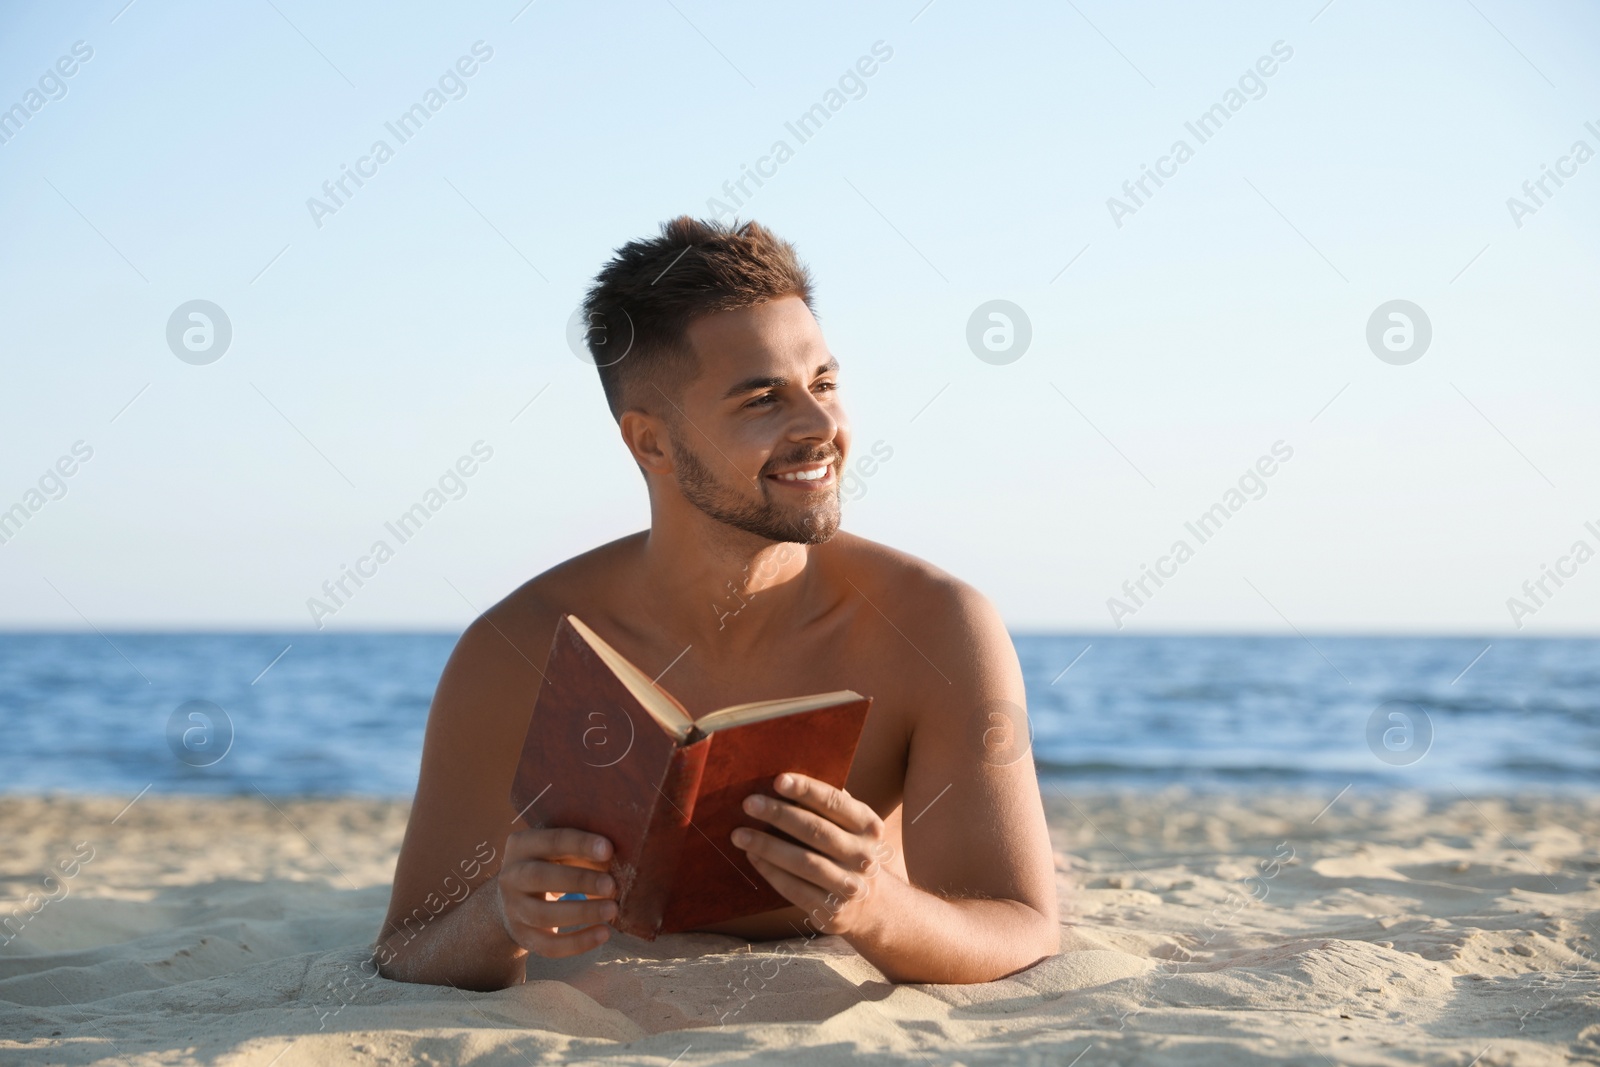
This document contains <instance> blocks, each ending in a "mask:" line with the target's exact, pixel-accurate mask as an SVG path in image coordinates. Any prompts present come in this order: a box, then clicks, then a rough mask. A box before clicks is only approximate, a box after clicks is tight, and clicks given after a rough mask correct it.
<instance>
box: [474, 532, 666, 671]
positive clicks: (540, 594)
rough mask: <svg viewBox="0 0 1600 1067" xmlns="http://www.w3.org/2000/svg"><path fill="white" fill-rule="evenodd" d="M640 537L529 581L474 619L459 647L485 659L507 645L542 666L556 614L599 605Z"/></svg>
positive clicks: (591, 552)
mask: <svg viewBox="0 0 1600 1067" xmlns="http://www.w3.org/2000/svg"><path fill="white" fill-rule="evenodd" d="M643 538H644V534H643V533H636V534H630V535H628V536H627V537H621V538H618V539H617V540H615V541H610V542H608V543H606V544H603V545H600V546H599V547H597V548H592V549H590V550H589V551H587V552H584V553H582V554H580V555H577V556H573V557H572V558H571V559H569V560H566V561H564V562H562V563H558V564H556V565H555V566H554V567H551V568H550V569H549V570H547V571H544V572H543V573H542V574H538V575H535V576H534V577H532V578H530V579H528V580H527V581H526V582H523V583H522V584H521V585H520V586H518V587H517V588H516V589H514V590H512V591H511V592H510V593H508V594H506V596H504V597H503V598H501V600H500V601H499V602H498V603H496V604H494V605H493V606H492V607H490V608H489V609H488V610H486V611H484V612H483V613H482V614H481V615H479V616H478V618H477V620H476V621H474V622H473V624H472V625H471V626H469V627H468V628H467V632H466V633H465V634H463V635H462V639H461V640H462V644H463V645H466V646H468V647H469V650H470V651H472V652H475V653H479V654H486V655H487V654H499V655H510V654H512V653H510V652H508V651H506V647H507V646H511V647H513V648H514V649H515V651H516V653H518V654H521V655H525V656H527V657H529V658H531V659H533V660H534V662H536V663H537V664H539V665H540V666H541V668H542V666H543V664H544V660H545V655H546V653H548V652H549V648H550V640H551V638H552V637H553V636H554V634H555V629H556V624H557V623H558V622H559V621H560V619H561V616H563V615H565V614H567V613H569V612H577V611H581V610H583V609H584V608H585V607H592V606H593V605H594V604H596V603H599V602H604V601H605V600H606V599H607V593H608V591H609V589H610V586H611V585H612V584H613V583H614V582H615V581H616V580H617V578H618V575H619V574H620V573H621V572H622V571H623V570H624V562H625V560H627V559H630V558H632V557H634V556H635V555H636V553H637V550H638V547H639V544H640V542H642V540H643ZM535 653H537V655H536V656H535V655H534V654H535Z"/></svg>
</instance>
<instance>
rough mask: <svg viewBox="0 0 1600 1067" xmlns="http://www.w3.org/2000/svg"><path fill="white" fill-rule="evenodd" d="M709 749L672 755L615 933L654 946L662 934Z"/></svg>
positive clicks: (704, 743) (700, 746)
mask: <svg viewBox="0 0 1600 1067" xmlns="http://www.w3.org/2000/svg"><path fill="white" fill-rule="evenodd" d="M710 749H711V743H710V738H705V739H704V740H700V741H696V742H695V743H693V744H687V745H680V746H678V747H677V748H676V749H675V750H674V751H673V753H672V759H671V761H670V762H669V763H668V764H667V771H666V774H665V775H663V776H662V781H661V785H660V786H658V787H657V792H658V794H659V795H658V796H657V797H656V803H655V807H654V810H653V811H652V812H651V815H650V824H649V828H648V829H647V830H646V831H645V835H644V847H643V849H642V850H641V851H640V854H639V865H638V872H637V874H636V876H635V877H634V879H633V886H632V889H631V891H630V892H629V893H628V894H627V895H626V897H625V898H624V899H623V900H621V901H620V902H619V905H618V914H617V919H616V927H617V929H619V930H621V931H622V932H623V933H625V934H632V935H634V936H635V937H642V938H644V939H646V940H647V941H654V940H655V938H656V934H657V933H659V932H660V930H661V921H662V917H663V916H664V915H665V914H666V908H667V901H668V900H669V899H670V898H671V896H672V890H673V886H674V883H675V882H676V881H677V873H678V860H679V859H680V858H681V856H682V854H683V839H684V835H685V834H687V833H689V823H690V820H691V819H693V817H694V802H695V797H696V796H697V795H699V792H700V776H701V775H702V774H703V773H704V772H705V768H706V754H707V753H708V752H709V751H710Z"/></svg>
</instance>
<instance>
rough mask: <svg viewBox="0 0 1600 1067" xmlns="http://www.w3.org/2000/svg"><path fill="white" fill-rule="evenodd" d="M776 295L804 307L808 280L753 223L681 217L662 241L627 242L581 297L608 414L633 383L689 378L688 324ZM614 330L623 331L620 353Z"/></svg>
mask: <svg viewBox="0 0 1600 1067" xmlns="http://www.w3.org/2000/svg"><path fill="white" fill-rule="evenodd" d="M785 296H798V297H799V298H800V299H802V300H804V301H805V302H806V307H808V308H811V309H812V312H813V314H814V313H815V310H816V309H815V308H812V304H811V274H810V272H809V271H808V270H806V268H805V266H804V264H802V263H801V262H800V259H799V257H798V256H797V255H796V254H795V250H794V246H793V245H791V244H789V242H787V241H785V240H784V239H783V238H781V237H779V236H777V235H776V234H774V233H773V232H772V231H771V230H768V229H767V228H765V227H764V226H762V225H761V224H760V223H758V222H754V221H752V222H746V223H743V224H740V223H739V221H738V220H737V219H735V220H734V222H733V223H732V224H731V225H730V224H727V223H722V222H716V221H705V220H702V219H694V218H690V217H689V216H688V215H680V216H679V217H677V218H675V219H673V220H672V221H671V222H664V223H662V224H661V236H659V237H650V238H644V239H641V240H637V241H629V242H628V243H627V244H625V245H623V246H622V247H621V248H619V249H617V252H616V255H615V256H614V257H613V258H612V259H611V261H610V262H609V263H607V264H606V265H605V266H604V267H602V268H601V270H600V273H599V274H597V275H595V279H594V284H593V285H591V286H590V287H589V292H588V294H587V295H586V296H585V297H584V301H583V312H584V316H585V321H586V322H587V323H588V324H589V329H588V333H587V341H586V344H587V346H588V349H589V352H590V354H591V355H592V356H593V357H594V361H595V364H596V366H597V367H598V369H599V371H600V385H601V387H602V388H603V389H604V390H605V394H606V403H607V404H608V405H609V406H610V408H611V414H612V416H613V417H614V418H617V419H620V418H621V417H622V413H623V412H624V411H626V410H627V408H628V406H629V404H628V401H627V398H626V394H627V393H628V391H629V389H630V388H631V387H633V386H636V385H644V384H646V383H655V384H657V385H658V387H659V386H660V385H662V384H663V383H670V384H671V385H672V386H673V387H674V388H675V389H676V388H678V387H681V385H682V384H683V383H684V382H686V381H687V380H688V379H689V378H691V377H692V374H693V370H694V363H693V361H694V353H693V351H692V350H691V349H690V347H689V342H688V338H687V336H686V333H687V330H688V327H689V323H690V322H691V321H693V320H694V319H696V318H698V317H699V316H701V315H705V314H709V313H711V312H716V311H735V310H737V309H739V308H746V307H753V306H755V305H757V304H765V303H767V302H768V301H771V300H776V299H779V298H780V297H785ZM619 331H627V334H626V342H627V344H626V347H625V348H624V349H623V351H624V352H625V353H626V355H622V356H619V355H618V354H617V347H618V344H619V339H618V334H619Z"/></svg>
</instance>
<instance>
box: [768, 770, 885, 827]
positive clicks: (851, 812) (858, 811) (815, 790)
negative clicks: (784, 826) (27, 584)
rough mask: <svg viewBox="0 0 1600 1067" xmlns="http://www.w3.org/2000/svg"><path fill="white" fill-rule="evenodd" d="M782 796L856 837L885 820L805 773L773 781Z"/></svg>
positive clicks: (779, 776)
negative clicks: (836, 824)
mask: <svg viewBox="0 0 1600 1067" xmlns="http://www.w3.org/2000/svg"><path fill="white" fill-rule="evenodd" d="M772 784H773V788H775V789H776V790H777V792H778V795H779V796H781V797H783V798H784V799H786V800H792V801H794V802H795V803H796V804H799V805H800V806H801V807H803V808H809V809H811V810H812V811H814V812H816V813H817V814H818V815H821V816H822V817H823V818H825V819H827V820H828V821H829V822H834V823H838V824H839V825H840V826H842V827H844V828H845V829H846V830H849V831H850V832H851V833H853V834H859V833H865V832H866V831H868V830H870V829H872V828H873V827H874V826H876V825H881V823H882V820H880V819H879V818H878V813H877V812H875V811H873V810H872V809H871V808H869V807H867V805H865V804H863V803H862V802H861V801H859V800H857V799H856V798H855V797H853V796H851V795H850V794H849V793H847V792H845V791H844V790H843V789H840V788H839V787H837V786H832V785H829V784H828V783H827V782H819V781H817V779H815V778H812V777H809V776H807V775H804V774H792V773H786V774H780V775H778V777H777V778H775V779H774V780H773V783H772Z"/></svg>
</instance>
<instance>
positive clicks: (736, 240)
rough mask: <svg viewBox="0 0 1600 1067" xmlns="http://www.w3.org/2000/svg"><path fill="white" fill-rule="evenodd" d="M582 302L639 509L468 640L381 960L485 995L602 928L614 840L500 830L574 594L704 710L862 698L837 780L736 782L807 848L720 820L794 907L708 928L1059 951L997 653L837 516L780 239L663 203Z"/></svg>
mask: <svg viewBox="0 0 1600 1067" xmlns="http://www.w3.org/2000/svg"><path fill="white" fill-rule="evenodd" d="M585 310H586V312H587V313H588V314H589V320H588V321H589V322H590V323H591V324H592V326H593V327H594V329H592V330H591V333H590V344H591V349H592V351H593V352H594V354H595V356H596V362H597V363H598V364H599V365H600V378H601V383H602V386H603V387H604V390H605V395H606V399H607V401H608V403H609V405H610V407H611V412H612V414H613V416H615V417H616V419H617V422H618V425H619V428H620V429H621V432H622V440H623V442H624V443H625V444H626V445H627V447H628V449H629V451H630V452H632V454H633V459H634V461H635V462H636V463H637V464H638V466H639V469H640V470H641V472H642V473H643V474H644V478H645V482H646V485H647V487H648V491H649V496H650V528H649V529H648V530H645V531H643V532H641V533H636V534H633V535H631V536H628V537H624V538H622V539H620V540H617V541H613V542H611V543H610V544H607V545H602V546H600V547H599V548H596V549H594V550H592V551H590V552H586V553H584V554H583V555H581V556H578V557H577V558H575V559H571V560H568V561H567V562H565V563H562V564H561V565H559V566H557V567H554V568H552V569H551V570H549V571H546V572H545V573H544V574H541V575H539V576H538V577H537V578H534V579H533V580H532V581H530V582H528V583H527V584H525V585H523V586H522V587H521V588H519V589H517V590H516V591H515V592H513V593H512V594H511V595H510V596H508V597H506V598H505V599H504V600H502V601H500V602H499V603H498V604H496V605H495V606H494V607H492V608H490V609H489V610H488V611H487V612H485V613H484V614H483V615H482V616H481V617H480V618H478V619H477V620H476V621H474V622H473V623H472V625H471V626H469V627H468V628H467V631H466V633H465V634H463V635H462V637H461V640H460V642H459V643H458V644H457V645H456V648H455V651H454V653H453V654H452V655H451V657H450V661H449V663H448V665H447V666H446V667H445V669H444V674H443V676H442V677H441V678H440V681H439V687H438V691H437V692H436V693H435V695H434V700H433V707H432V710H431V711H430V713H429V716H428V728H427V735H426V740H425V741H424V744H423V750H422V773H421V778H420V781H419V782H418V784H417V795H416V801H415V805H414V807H413V809H412V812H411V821H410V824H409V825H408V826H407V828H406V835H405V842H404V845H403V847H402V848H401V851H400V859H399V865H398V867H397V869H396V871H395V880H394V890H393V895H392V898H391V901H390V905H389V915H388V919H387V922H386V925H385V928H384V935H383V937H384V938H385V940H383V941H382V942H381V943H380V944H379V946H378V947H377V951H376V953H375V961H376V962H377V965H378V967H379V969H380V970H381V972H382V973H383V974H384V975H385V976H387V977H389V978H394V979H399V980H401V981H408V982H432V983H439V984H443V983H451V984H454V985H457V986H461V987H464V988H470V989H498V988H502V987H505V986H507V985H512V984H515V983H518V982H521V981H524V980H525V977H526V974H527V971H526V968H527V958H528V956H529V955H530V954H532V955H534V956H541V957H560V956H573V955H577V954H579V953H583V952H588V951H590V950H592V949H595V948H597V947H598V946H600V945H603V944H604V943H605V942H606V941H607V940H608V939H609V938H610V937H611V935H612V933H613V931H612V930H611V928H610V927H608V926H607V925H606V923H607V922H608V920H610V919H612V918H614V917H615V915H616V903H615V901H614V900H612V899H609V898H610V897H611V896H612V895H613V894H614V891H615V886H614V883H613V881H612V879H611V878H610V876H609V875H608V874H607V873H606V869H607V866H608V860H609V858H610V855H611V852H610V843H609V842H607V841H606V840H604V839H603V838H600V837H598V836H597V835H594V834H590V833H585V832H583V831H582V830H579V829H520V830H517V831H516V832H514V833H511V834H510V836H509V838H508V837H507V832H508V829H510V828H512V827H513V823H514V821H515V819H516V815H517V813H516V812H515V811H514V810H513V809H512V805H511V802H510V800H509V799H508V797H509V793H510V787H511V779H512V775H513V773H514V771H515V767H516V763H517V759H518V756H519V755H520V753H521V749H522V741H523V735H524V734H525V733H526V732H527V728H528V720H529V716H530V714H531V712H532V709H533V705H534V701H535V698H536V697H537V695H538V692H539V686H540V684H541V679H542V671H543V666H544V662H545V657H546V656H547V654H548V652H549V649H550V643H551V639H552V637H553V635H554V633H555V627H556V623H557V620H558V619H559V618H560V617H561V616H562V615H563V614H565V613H568V612H571V613H573V614H576V615H578V616H580V617H581V618H582V619H583V620H584V621H585V622H587V623H588V624H589V625H590V626H591V627H592V628H593V629H594V630H595V631H596V632H597V633H599V634H600V635H601V636H602V637H603V638H605V639H606V641H608V642H610V643H611V644H612V645H613V646H615V647H616V648H617V649H618V650H619V651H620V652H621V653H622V654H623V655H625V656H626V657H627V658H628V659H630V660H632V661H633V662H634V663H637V664H639V665H640V666H641V667H642V668H643V669H644V670H645V671H646V672H647V673H649V674H651V675H655V674H657V673H658V672H661V671H665V670H667V669H669V668H670V671H671V680H670V685H671V688H672V692H673V693H674V695H676V696H677V697H678V698H679V699H680V700H682V702H683V704H684V705H685V706H686V707H688V708H690V709H699V710H700V711H701V712H702V713H703V712H704V711H705V710H709V709H711V708H717V707H722V706H725V705H729V704H734V703H741V702H745V701H753V700H763V699H768V698H778V697H788V696H793V695H795V694H797V693H818V692H824V691H828V690H834V689H854V690H856V691H857V692H860V693H865V694H869V695H870V696H872V697H873V703H872V710H871V712H870V714H869V715H868V718H867V722H866V726H865V729H864V730H863V732H862V735H861V742H860V747H859V749H858V750H857V752H856V756H855V762H854V764H853V765H852V766H851V768H850V776H849V780H848V781H847V782H846V788H845V789H844V790H839V789H835V788H832V787H830V786H828V785H826V784H824V783H821V782H818V781H815V780H813V779H810V778H806V777H804V776H799V775H780V776H779V777H778V778H777V779H775V780H774V783H773V788H772V791H771V793H770V794H764V795H757V796H752V797H751V798H749V800H747V801H746V811H747V812H748V813H749V814H750V815H751V816H752V817H753V818H754V819H756V820H758V821H761V822H764V823H767V824H770V825H771V826H773V827H776V828H777V829H779V830H782V831H784V832H785V833H786V834H788V835H789V836H790V837H792V838H793V839H795V840H796V841H800V842H804V844H803V845H800V844H794V843H792V842H791V841H788V840H785V839H784V838H782V837H779V836H774V835H770V834H766V833H762V832H758V831H751V830H739V831H735V832H734V834H733V835H732V840H731V842H730V843H731V844H732V845H733V846H734V847H736V848H739V849H743V850H744V851H745V853H746V854H747V855H748V856H749V858H750V861H751V863H752V865H753V866H754V867H755V869H756V870H757V871H759V872H760V873H761V874H762V875H763V876H764V877H765V878H766V879H767V880H768V881H769V882H770V883H771V884H772V885H773V887H774V888H776V889H777V891H778V892H779V893H781V894H782V895H783V897H784V898H785V899H787V900H789V901H790V902H792V904H793V905H794V906H793V907H790V908H785V909H783V910H780V911H776V912H770V913H767V914H765V915H758V916H753V917H751V918H748V919H744V920H741V921H736V922H730V923H727V924H724V925H722V926H719V927H716V928H715V929H716V930H717V932H721V933H728V934H733V935H736V936H740V937H745V938H749V939H751V940H761V939H772V938H783V937H792V936H794V935H795V934H796V933H797V932H799V931H801V929H802V926H804V927H805V932H807V933H810V932H811V931H817V932H821V933H827V934H836V935H839V936H841V937H843V938H844V939H845V940H846V941H848V942H849V943H850V944H851V945H852V946H854V948H855V949H856V951H858V952H859V953H860V954H861V955H862V956H864V957H865V958H866V959H867V960H868V961H870V962H871V963H872V964H873V965H874V966H876V967H877V968H878V969H879V970H880V971H882V972H883V974H884V975H885V976H887V977H888V978H889V979H891V980H892V981H896V982H984V981H990V980H992V979H995V978H999V977H1001V976H1003V975H1007V974H1011V973H1013V972H1016V971H1018V970H1021V969H1023V968H1025V967H1028V966H1029V965H1031V964H1033V963H1035V962H1037V961H1039V960H1041V959H1043V958H1044V957H1047V956H1049V955H1051V954H1052V953H1054V952H1055V951H1056V949H1057V946H1058V939H1059V928H1058V926H1057V919H1056V890H1055V878H1054V864H1053V862H1052V854H1051V848H1050V842H1049V838H1048V836H1047V833H1046V829H1045V820H1044V812H1043V806H1042V804H1041V802H1040V799H1039V788H1038V782H1037V779H1036V777H1035V774H1034V769H1033V760H1032V758H1031V752H1030V751H1029V746H1028V734H1027V725H1026V721H1025V715H1024V713H1023V711H1022V707H1023V705H1024V702H1025V696H1024V693H1023V686H1022V673H1021V670H1020V668H1019V666H1018V663H1017V657H1016V653H1015V651H1014V650H1013V648H1012V646H1011V641H1010V638H1009V637H1008V636H1007V634H1006V630H1005V628H1004V626H1003V625H1002V623H1001V621H1000V617H999V615H998V614H997V613H996V611H995V609H994V607H993V606H992V605H990V603H989V602H988V601H987V600H986V599H984V597H983V596H982V595H981V594H979V593H978V592H976V591H975V590H973V589H972V588H970V587H968V586H966V585H964V584H962V583H961V582H960V581H957V580H956V579H955V578H952V577H951V576H950V575H948V574H945V573H944V572H943V571H940V570H938V569H937V568H935V567H933V566H931V565H929V564H927V563H924V562H922V561H921V560H918V559H915V558H913V557H911V556H908V555H906V554H904V553H902V552H897V551H895V550H893V549H891V548H887V547H885V546H883V545H879V544H875V543H873V542H871V541H867V540H864V539H862V538H859V537H854V536H852V535H850V534H847V533H841V532H839V512H840V507H839V504H840V502H839V480H840V477H841V474H842V472H843V470H844V464H845V462H846V459H847V457H848V456H849V447H850V430H849V425H848V423H847V421H846V419H845V412H844V406H843V404H842V403H841V401H840V395H839V390H838V383H839V377H840V367H839V363H838V361H837V360H836V359H834V357H833V356H832V355H831V354H830V353H829V351H828V346H827V344H826V342H825V341H824V340H823V337H822V331H821V330H820V328H819V327H818V325H817V321H816V319H815V318H814V317H813V314H812V311H811V288H810V278H809V275H808V273H807V271H806V269H805V268H804V267H803V266H802V265H801V264H800V263H799V261H798V260H797V259H796V257H795V254H794V250H793V248H792V247H791V246H790V245H789V244H787V243H786V242H784V241H782V240H781V239H779V238H777V237H775V236H774V235H773V234H772V233H770V232H769V231H767V230H765V229H763V228H761V227H760V226H759V225H757V224H755V223H747V224H745V225H743V226H740V227H738V228H737V229H734V228H730V227H727V226H723V225H717V224H710V223H704V222H698V221H695V220H693V219H690V218H688V217H683V218H679V219H677V220H675V221H673V222H671V223H668V224H666V225H664V226H663V227H662V233H661V236H660V237H658V238H652V239H648V240H640V241H634V242H631V243H629V244H627V245H626V246H624V247H623V248H621V249H619V250H618V253H617V255H616V257H615V258H614V259H613V260H612V261H611V262H610V263H609V264H607V266H606V267H605V268H604V269H603V270H602V271H601V272H600V274H599V276H598V277H597V278H596V280H595V284H594V286H593V288H592V289H591V290H590V292H589V294H588V299H587V301H586V303H585ZM623 311H625V312H626V314H622V313H621V312H623ZM630 331H631V334H632V336H631V337H628V336H627V333H628V332H630ZM607 344H609V345H610V347H609V349H608V348H607V347H606V346H607ZM623 345H625V347H624V348H623V350H624V351H625V354H624V355H622V356H621V357H620V358H618V357H617V356H616V355H615V353H616V352H617V351H618V348H619V346H623ZM906 377H907V379H908V380H909V379H911V378H912V377H914V375H913V374H912V373H911V371H910V368H908V372H907V375H906ZM552 458H557V457H554V456H553V457H552ZM953 491H956V490H954V489H953ZM532 503H533V504H534V508H533V514H531V515H530V519H531V520H533V521H559V518H560V510H561V509H560V502H559V501H539V500H538V499H537V498H534V499H533V501H532ZM735 608H737V611H734V609H735ZM517 825H521V824H520V823H518V824H517ZM880 861H881V862H880ZM458 871H459V872H460V875H459V876H458V875H457V872H458ZM463 879H464V881H463ZM469 888H470V890H471V891H470V892H468V891H467V890H468V889H469ZM457 890H459V892H457ZM569 893H581V894H584V895H585V896H586V898H587V899H581V900H580V899H568V900H563V899H560V898H561V897H562V895H563V894H569ZM535 976H537V971H535Z"/></svg>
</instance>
